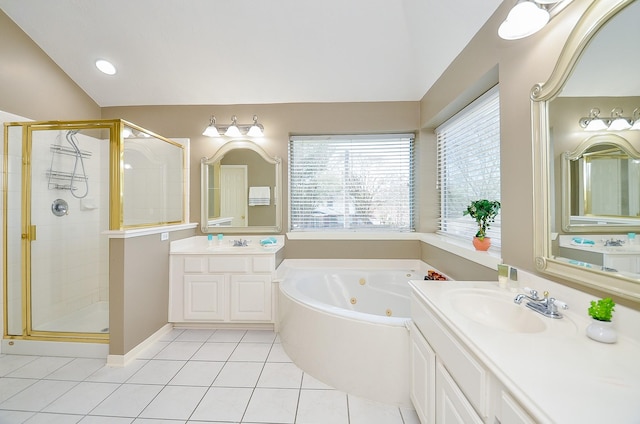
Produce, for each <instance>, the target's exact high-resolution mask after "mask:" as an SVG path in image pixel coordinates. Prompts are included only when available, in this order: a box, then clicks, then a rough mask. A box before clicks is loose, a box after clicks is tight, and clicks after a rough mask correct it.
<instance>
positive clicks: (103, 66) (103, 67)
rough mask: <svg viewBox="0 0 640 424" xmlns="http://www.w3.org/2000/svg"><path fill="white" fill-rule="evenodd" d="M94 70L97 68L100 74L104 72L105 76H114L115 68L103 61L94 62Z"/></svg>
mask: <svg viewBox="0 0 640 424" xmlns="http://www.w3.org/2000/svg"><path fill="white" fill-rule="evenodd" d="M96 68H98V69H99V70H100V71H101V72H104V73H105V74H107V75H115V73H116V67H115V66H113V64H112V63H111V62H109V61H108V60H104V59H98V60H96Z"/></svg>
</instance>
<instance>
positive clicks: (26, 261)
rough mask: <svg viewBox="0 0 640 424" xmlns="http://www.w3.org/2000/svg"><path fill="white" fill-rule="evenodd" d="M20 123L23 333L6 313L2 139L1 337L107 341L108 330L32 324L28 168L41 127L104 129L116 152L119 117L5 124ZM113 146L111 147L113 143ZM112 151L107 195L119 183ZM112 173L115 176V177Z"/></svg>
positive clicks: (32, 237) (33, 232) (33, 236)
mask: <svg viewBox="0 0 640 424" xmlns="http://www.w3.org/2000/svg"><path fill="white" fill-rule="evenodd" d="M14 125H19V126H21V127H22V181H21V186H22V189H21V190H22V196H21V197H22V199H21V200H22V205H21V211H22V216H21V252H22V253H21V277H22V278H21V292H22V295H21V298H22V308H21V310H22V314H21V315H22V334H21V335H10V334H8V333H9V321H8V320H9V316H8V302H7V299H8V293H7V292H8V287H7V286H8V279H7V278H8V277H7V265H8V264H7V253H6V249H7V244H8V243H7V240H6V238H7V184H8V182H7V179H8V176H7V171H6V169H7V162H6V161H7V157H8V143H5V147H4V149H5V152H4V153H5V167H4V169H5V171H4V182H3V185H4V187H3V188H4V191H3V196H4V199H3V200H4V201H3V208H4V211H3V212H4V213H3V228H4V235H5V237H4V238H5V240H4V251H3V253H4V255H3V256H4V258H3V260H4V268H3V269H4V299H5V305H4V313H5V314H4V315H5V316H4V323H5V328H4V337H5V338H6V339H21V340H42V341H52V340H55V341H67V342H91V343H109V334H108V333H97V332H96V333H87V332H68V331H43V330H35V329H34V328H33V322H32V312H33V310H32V290H31V282H32V273H31V269H32V262H31V250H32V246H31V243H32V242H33V241H35V240H36V238H37V231H36V226H35V225H32V222H31V201H32V199H31V196H32V188H31V187H32V169H31V158H32V150H33V139H32V135H33V131H44V130H54V131H55V130H105V131H109V143H110V149H109V150H110V152H111V151H113V150H115V151H116V152H119V151H120V149H119V147H120V145H121V143H120V140H119V138H120V137H118V135H119V134H120V132H121V131H120V130H121V121H120V120H115V121H114V120H110V121H69V122H57V121H56V122H19V123H9V124H7V125H6V128H7V127H8V126H14ZM7 131H8V129H5V138H7ZM114 145H115V146H116V148H115V149H113V146H114ZM115 156H116V157H118V158H119V157H120V155H119V154H117V155H115ZM113 159H114V155H113V154H111V153H110V157H109V161H110V166H109V167H110V172H109V173H110V177H109V184H110V196H111V195H112V194H113V189H112V188H113V187H116V188H117V187H119V186H118V185H115V186H114V185H113V183H114V179H115V180H116V181H117V182H119V180H120V179H119V172H118V170H119V168H120V166H119V160H116V161H115V164H114V163H113V162H114V161H113ZM114 165H115V167H116V172H115V173H114ZM114 174H115V177H116V178H114ZM110 203H111V206H112V207H113V206H114V203H115V204H116V205H117V207H119V205H120V202H119V201H117V202H110ZM110 216H111V217H113V210H112V209H111V210H110Z"/></svg>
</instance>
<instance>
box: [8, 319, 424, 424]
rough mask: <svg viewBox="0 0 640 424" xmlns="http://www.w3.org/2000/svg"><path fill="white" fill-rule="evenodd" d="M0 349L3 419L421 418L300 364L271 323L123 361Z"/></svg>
mask: <svg viewBox="0 0 640 424" xmlns="http://www.w3.org/2000/svg"><path fill="white" fill-rule="evenodd" d="M105 362H106V361H104V360H94V359H82V358H59V357H58V358H51V357H46V356H40V357H38V356H21V355H0V423H11V424H13V423H16V424H18V423H25V422H28V424H33V423H36V424H37V423H47V424H67V423H69V424H71V423H79V424H197V423H203V422H215V423H220V424H241V423H246V424H249V423H251V424H254V423H290V424H311V423H322V424H328V423H331V424H334V423H335V424H360V423H366V424H376V423H380V424H420V421H419V420H418V417H417V415H416V413H415V411H414V410H413V409H411V408H398V407H396V406H391V405H386V404H382V403H377V402H372V401H369V400H366V399H361V398H358V397H355V396H352V395H347V394H346V393H344V392H341V391H339V390H335V389H333V388H332V387H330V386H328V385H326V384H324V383H322V382H320V381H318V380H316V379H315V378H313V377H312V376H310V375H308V374H306V373H305V372H303V371H302V370H301V369H300V368H298V367H297V366H296V365H295V364H294V363H293V362H292V361H291V359H290V358H289V357H288V356H287V354H286V353H285V352H284V350H283V349H282V346H281V345H280V340H279V338H278V337H277V335H276V334H275V333H274V332H272V331H264V330H248V331H245V330H223V329H222V330H200V329H179V328H176V329H174V330H172V331H171V332H170V333H168V334H166V335H165V336H164V337H163V338H162V339H161V340H160V341H158V342H156V343H155V344H154V345H152V346H150V347H149V348H148V349H146V350H145V351H144V352H143V354H142V355H141V357H140V358H139V359H137V360H134V361H132V362H131V363H129V364H128V365H127V366H125V367H110V366H107V365H106V364H105Z"/></svg>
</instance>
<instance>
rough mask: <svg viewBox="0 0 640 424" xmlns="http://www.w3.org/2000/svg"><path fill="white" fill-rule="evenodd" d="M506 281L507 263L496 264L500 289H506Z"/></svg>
mask: <svg viewBox="0 0 640 424" xmlns="http://www.w3.org/2000/svg"><path fill="white" fill-rule="evenodd" d="M508 281H509V265H504V264H498V286H500V288H501V289H506V288H507V282H508Z"/></svg>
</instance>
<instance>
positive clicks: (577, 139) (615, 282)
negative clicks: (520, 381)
mask: <svg viewBox="0 0 640 424" xmlns="http://www.w3.org/2000/svg"><path fill="white" fill-rule="evenodd" d="M638 19H640V2H635V3H634V1H633V0H614V1H607V2H605V1H595V2H593V3H592V4H591V5H590V6H589V8H588V9H587V10H586V12H585V13H584V15H583V16H582V18H581V19H580V21H579V22H578V23H577V25H576V26H575V28H574V30H573V32H572V34H571V35H570V37H569V39H568V40H567V43H566V44H565V46H564V49H563V51H562V53H561V55H560V57H559V59H558V63H557V64H556V67H555V69H554V71H553V72H552V74H551V77H550V78H549V80H548V81H547V82H545V83H542V84H537V85H536V86H535V87H534V88H533V90H532V92H531V99H532V114H533V141H534V146H535V149H534V173H535V175H534V199H535V200H534V207H535V211H534V243H535V244H534V254H535V262H536V268H537V269H538V270H540V271H542V272H545V273H548V274H550V275H554V276H557V277H560V278H563V279H566V280H570V281H573V282H575V283H578V284H581V285H584V286H587V287H591V288H595V289H598V290H601V291H604V292H607V293H611V294H614V295H617V296H620V297H623V298H627V299H630V300H632V301H635V302H640V279H638V278H640V274H635V273H628V272H618V271H617V270H615V269H611V268H608V267H606V266H597V264H596V266H593V264H590V263H585V262H582V261H577V260H573V259H571V258H567V257H563V256H562V255H560V254H558V251H559V250H560V249H558V244H559V242H558V240H562V237H563V233H564V232H569V231H571V234H569V237H576V236H580V237H581V238H584V239H593V240H599V239H601V238H602V236H603V234H604V233H606V234H607V235H618V234H619V235H620V237H622V236H623V235H625V236H626V233H627V232H630V231H632V230H630V229H629V228H628V227H631V228H633V227H634V226H635V225H634V224H633V222H634V220H635V217H633V216H632V214H633V213H632V212H628V215H626V216H625V217H623V218H620V219H618V220H616V219H602V220H596V222H595V223H594V222H593V221H591V222H586V223H585V222H582V223H581V224H579V223H578V222H575V223H573V222H571V220H572V218H571V216H575V217H587V216H588V215H589V214H588V213H586V212H585V213H584V214H583V213H581V212H580V209H579V207H580V202H583V205H582V206H583V208H584V206H585V197H584V195H583V194H579V192H580V190H581V189H583V188H584V184H585V183H584V180H583V182H582V184H583V185H582V188H580V186H578V185H576V186H573V185H570V183H571V182H572V180H576V179H577V178H580V177H579V176H580V175H582V178H584V174H580V173H579V169H578V168H579V167H580V166H581V165H580V163H579V161H578V163H576V164H573V165H571V164H569V163H568V158H567V160H566V161H563V155H564V154H565V152H569V153H568V156H572V155H573V156H576V155H578V156H580V155H582V157H583V160H582V166H584V164H585V162H587V161H590V160H591V159H589V160H585V156H584V154H585V153H586V154H587V156H586V157H589V156H591V157H595V158H601V159H595V160H603V163H604V162H606V161H608V162H609V163H607V164H606V165H602V164H599V165H598V166H600V169H599V171H602V172H601V176H600V177H601V178H602V173H603V172H604V173H606V174H610V173H614V172H620V173H621V172H622V171H623V169H624V168H625V167H627V168H628V167H630V166H632V167H635V164H633V161H634V160H635V159H636V157H635V156H636V155H637V152H636V151H635V149H634V148H633V147H632V145H634V144H635V145H637V143H638V141H640V139H639V138H638V137H639V136H640V135H639V134H638V133H639V132H640V131H632V130H625V131H615V132H612V131H608V130H602V131H598V132H588V131H585V129H584V128H583V127H581V126H580V125H579V121H580V120H581V117H585V116H588V114H589V111H590V110H591V109H592V108H598V109H600V110H602V111H605V112H604V113H603V116H604V117H609V115H608V113H607V112H608V111H609V110H613V109H615V108H622V109H623V110H624V111H625V112H626V113H624V115H625V116H627V115H628V116H631V115H632V113H633V110H634V109H635V108H638V107H640V87H639V86H638V82H639V81H638V78H637V77H636V76H635V75H634V73H636V72H637V69H638V65H637V64H636V63H634V62H635V61H636V60H637V56H636V55H634V54H629V53H628V52H627V51H625V49H624V48H623V46H621V45H620V43H621V40H635V39H638V36H640V26H639V25H637V22H638ZM593 137H596V138H593ZM599 152H600V153H599ZM606 154H609V156H610V157H609V158H608V159H606V156H605V155H606ZM623 154H626V155H627V156H629V158H631V159H626V165H624V164H623V162H622V158H621V156H622V155H623ZM611 157H616V159H615V160H613V161H612V160H611ZM616 161H617V163H616V164H615V166H614V165H612V164H613V163H614V162H616ZM563 163H564V165H563ZM572 166H573V169H572V168H571V167H572ZM563 167H564V168H563ZM567 168H569V169H567ZM605 169H606V171H605ZM627 172H628V177H629V178H632V177H633V176H632V172H631V171H627ZM607 178H610V176H609V175H607ZM633 178H637V176H635V177H633ZM588 181H589V183H588V184H591V188H592V189H593V185H594V184H600V183H601V182H602V181H600V178H598V181H597V182H596V180H595V179H594V178H591V179H589V180H588ZM574 182H575V181H574ZM614 182H615V183H616V184H618V185H616V186H615V187H613V186H610V191H611V192H615V193H618V194H619V195H620V197H623V193H625V194H624V195H631V191H630V190H631V189H630V188H629V187H624V186H623V185H624V184H626V185H627V186H631V185H634V186H635V187H637V185H638V184H639V183H638V180H634V181H631V180H630V179H627V180H626V181H624V179H623V178H622V177H621V176H618V177H616V178H613V179H612V180H611V184H613V183H614ZM576 184H577V182H576ZM612 187H613V189H611V188H612ZM637 195H638V194H637V188H636V189H635V194H633V195H632V196H637ZM563 197H564V199H563ZM588 202H590V200H588V199H587V200H586V203H588ZM634 202H636V200H634V199H625V200H620V202H619V204H618V202H617V201H616V204H615V208H617V210H620V211H621V210H623V209H625V208H629V209H630V210H631V209H632V204H633V203H634ZM563 203H564V206H563ZM572 204H573V205H574V206H575V207H574V209H573V210H572V209H571V207H572V206H571V205H572ZM593 207H594V205H593V203H592V204H591V208H592V209H593ZM598 207H600V206H598ZM576 208H577V209H576ZM574 211H576V212H577V213H575V214H574ZM601 211H602V210H601ZM608 212H609V210H607V211H606V213H601V214H602V215H608ZM565 214H566V215H567V216H566V217H565V218H564V220H563V218H562V216H563V215H565ZM620 215H623V214H622V213H621V214H620ZM580 219H581V218H577V220H580ZM583 219H586V218H583ZM574 224H575V225H582V227H575V228H574V227H573V225H574ZM578 228H580V230H579V231H580V233H579V234H578V233H576V231H573V230H577V229H578ZM603 248H604V247H603ZM554 249H555V250H554ZM636 259H637V260H638V261H640V252H639V254H638V257H637V258H636ZM637 277H638V278H637Z"/></svg>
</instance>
